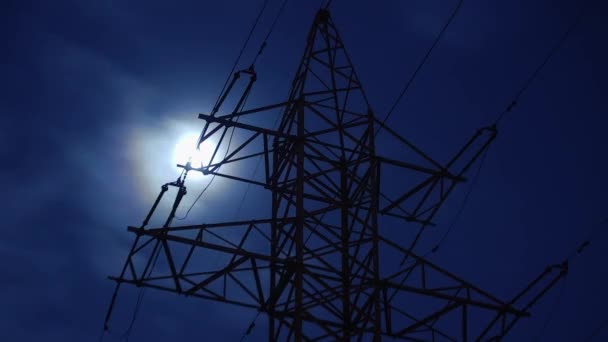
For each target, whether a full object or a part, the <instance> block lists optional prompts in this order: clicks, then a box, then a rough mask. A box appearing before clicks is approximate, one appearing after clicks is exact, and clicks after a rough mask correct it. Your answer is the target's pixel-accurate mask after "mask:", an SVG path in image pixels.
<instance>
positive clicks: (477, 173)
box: [431, 148, 490, 253]
mask: <svg viewBox="0 0 608 342" xmlns="http://www.w3.org/2000/svg"><path fill="white" fill-rule="evenodd" d="M489 150H490V149H489V148H487V149H486V150H485V152H484V153H483V155H482V156H481V159H480V160H479V166H478V167H477V171H475V175H474V176H473V179H472V180H471V183H470V185H469V189H468V190H467V193H466V194H465V196H464V198H463V200H462V202H461V203H460V207H459V208H458V211H457V212H456V215H455V216H454V218H453V219H452V222H451V223H450V225H449V227H448V229H447V230H446V232H445V233H444V234H443V236H442V237H441V239H439V242H438V243H437V244H436V245H435V247H433V248H432V249H431V252H433V253H436V252H437V250H439V247H440V245H442V244H443V241H445V239H446V238H447V237H448V235H449V234H450V232H451V231H452V230H453V229H454V227H455V226H456V223H457V222H458V220H459V219H460V216H461V215H462V213H463V212H464V208H465V207H466V205H467V203H468V201H469V198H470V197H471V193H472V192H473V188H474V187H475V184H477V180H478V179H479V175H480V174H481V169H482V168H483V165H484V163H485V160H486V157H487V156H488V151H489Z"/></svg>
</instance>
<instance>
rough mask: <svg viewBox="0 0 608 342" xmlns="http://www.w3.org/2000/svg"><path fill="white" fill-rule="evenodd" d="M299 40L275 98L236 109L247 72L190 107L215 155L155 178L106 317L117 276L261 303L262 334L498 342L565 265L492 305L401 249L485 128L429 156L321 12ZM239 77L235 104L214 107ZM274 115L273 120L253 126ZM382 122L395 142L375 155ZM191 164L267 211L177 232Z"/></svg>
mask: <svg viewBox="0 0 608 342" xmlns="http://www.w3.org/2000/svg"><path fill="white" fill-rule="evenodd" d="M306 43H307V44H306V48H305V50H304V54H303V56H302V59H301V62H300V64H299V67H298V69H297V72H296V74H295V77H294V79H293V82H292V84H291V88H290V91H289V96H288V99H287V100H286V101H285V102H281V103H276V104H270V105H267V106H263V107H260V108H254V109H244V104H245V101H246V100H247V98H248V96H249V95H250V91H251V89H252V86H253V84H254V82H255V80H256V74H255V71H254V69H253V67H252V68H249V69H246V70H241V71H239V72H237V73H235V75H234V77H233V78H232V82H231V83H230V84H229V86H228V87H227V88H226V90H225V92H224V93H223V95H222V97H221V98H220V101H219V102H218V103H217V105H216V106H215V108H214V109H213V111H212V112H211V113H209V114H199V118H200V119H202V120H203V121H204V122H205V126H204V129H203V132H202V134H201V137H200V140H199V144H200V143H202V142H203V141H205V140H207V139H213V140H215V141H217V146H216V147H215V151H214V153H213V157H212V158H211V160H209V161H208V162H206V163H205V164H204V165H200V166H199V165H191V164H190V163H187V164H186V165H179V166H180V167H181V168H183V173H182V175H181V176H180V177H179V178H178V179H177V180H176V181H174V182H171V183H167V184H165V185H163V186H162V188H161V192H160V194H159V196H158V197H157V200H156V201H155V203H154V205H153V206H152V209H151V210H150V212H149V214H148V215H147V217H146V219H145V220H144V222H143V224H142V225H141V226H139V227H129V228H128V230H129V231H130V232H132V233H134V234H135V241H134V243H133V246H132V248H131V251H130V252H129V254H128V256H127V260H126V262H125V265H124V267H123V269H122V271H121V273H120V275H119V276H118V277H111V279H113V280H115V281H116V282H117V285H116V291H115V293H114V297H113V299H112V304H111V306H110V309H109V310H108V315H107V317H106V322H107V321H108V320H109V318H110V314H111V311H112V308H113V305H114V301H115V299H116V294H117V292H118V289H119V287H120V285H121V284H133V285H136V286H140V287H149V288H155V289H160V290H166V291H171V292H175V293H177V294H181V295H185V296H190V297H198V298H203V299H206V300H212V301H219V302H224V303H227V304H232V305H238V306H241V307H246V308H251V309H255V310H258V311H259V312H260V313H261V314H264V315H267V316H268V318H269V319H268V322H269V323H268V340H270V341H278V340H294V341H302V340H307V341H308V340H311V341H312V340H315V341H316V340H350V339H353V340H374V341H378V340H380V339H382V338H383V337H386V338H392V339H403V340H409V341H442V340H446V341H468V340H484V341H485V340H500V339H501V338H502V337H504V336H505V334H506V333H507V332H509V331H510V330H511V328H512V327H513V326H514V324H515V323H516V322H518V320H519V319H520V318H522V317H525V316H527V315H529V310H530V308H531V307H532V306H533V305H534V304H535V303H536V302H537V301H538V300H539V299H540V297H542V296H543V295H544V294H545V293H546V292H547V291H548V290H549V289H550V288H552V287H553V286H554V285H555V284H556V283H557V282H558V281H559V280H560V279H562V278H563V277H564V276H565V274H566V272H567V264H565V263H563V264H558V265H553V266H550V267H548V268H547V269H546V270H545V271H544V272H542V273H541V274H540V275H539V276H538V277H537V278H536V279H534V280H533V281H532V282H531V283H529V284H528V285H527V286H525V287H524V288H523V290H522V291H521V292H520V293H518V294H516V295H515V296H514V297H513V298H512V299H509V300H501V299H498V298H496V297H495V296H493V295H491V294H489V293H488V292H486V291H484V290H482V289H480V288H478V287H476V286H474V285H473V284H471V283H469V282H467V281H465V280H463V279H461V278H460V277H458V276H456V275H454V274H452V273H450V272H448V271H446V270H444V269H443V268H441V267H439V266H438V265H435V264H434V263H432V262H430V261H429V260H427V259H426V258H425V256H424V255H419V254H417V253H415V252H414V249H415V247H416V246H417V245H418V242H419V241H420V237H421V236H422V234H423V233H424V232H425V230H426V229H427V228H428V227H431V226H433V224H434V223H433V219H434V218H435V216H436V214H437V212H438V210H439V209H440V208H441V207H442V205H443V203H444V202H445V200H446V198H447V197H448V196H449V195H450V194H451V193H452V192H453V190H454V188H455V187H456V186H458V185H459V184H462V183H464V182H465V181H466V175H467V174H468V171H469V170H470V168H471V166H472V165H473V164H474V163H475V162H478V161H479V159H480V156H481V155H482V154H483V153H485V151H486V150H487V149H488V147H489V146H490V144H491V143H492V141H493V140H494V138H495V136H496V129H495V127H492V126H490V127H484V128H481V129H479V130H477V131H476V132H475V133H474V134H473V136H472V137H471V138H470V139H469V140H468V141H466V142H465V144H464V145H463V146H462V147H461V148H460V149H458V150H457V151H456V153H455V154H454V156H453V157H452V158H451V159H450V160H449V161H448V162H447V163H439V162H438V161H436V160H434V159H433V158H431V157H430V156H428V155H427V154H425V153H424V152H423V151H422V149H420V148H418V147H416V146H415V145H414V144H413V143H411V142H410V141H408V140H407V139H405V138H404V137H402V136H401V135H399V134H398V133H397V132H395V131H394V130H393V129H391V128H390V127H387V126H386V125H384V124H383V123H382V121H381V120H378V119H377V118H376V117H375V115H374V112H373V110H372V109H371V107H370V105H369V103H368V101H367V98H366V96H365V93H364V91H363V88H362V85H361V82H360V80H359V78H358V77H357V74H356V72H355V69H354V67H353V65H352V63H351V60H350V58H349V56H348V54H347V52H346V50H345V47H344V44H343V42H342V40H341V38H340V35H339V33H338V31H337V29H336V26H335V25H334V23H333V21H332V19H331V16H330V14H329V12H328V10H327V9H321V10H319V12H318V13H317V14H316V16H315V19H314V22H313V24H312V26H311V28H310V31H309V33H308V37H307V42H306ZM239 85H241V86H242V88H243V89H244V90H243V91H242V93H241V94H240V95H239V96H237V98H236V100H235V101H233V102H234V108H233V109H232V110H228V111H226V113H227V114H219V113H220V111H222V110H224V109H225V107H227V106H228V102H229V101H227V99H229V98H230V97H231V96H232V94H233V92H235V91H237V90H236V89H237V88H239ZM276 111H280V112H281V113H282V114H281V116H280V120H279V121H278V126H275V127H266V126H263V125H260V124H257V123H256V117H257V116H261V115H264V114H265V113H269V112H276ZM258 121H259V120H258ZM380 130H383V131H384V132H383V134H386V136H387V138H388V139H392V141H393V142H394V143H395V144H397V145H398V146H399V148H398V149H396V150H393V151H389V152H391V153H389V154H382V153H378V151H377V150H376V137H377V135H378V132H379V131H380ZM233 135H234V136H235V137H238V138H235V139H234V140H233V139H232V137H233ZM390 154H393V155H395V156H391V155H390ZM255 160H259V161H260V163H262V164H261V165H263V166H262V169H263V174H262V175H259V176H256V175H253V176H248V175H247V173H248V172H246V171H249V170H248V169H247V168H246V167H239V165H241V164H243V165H251V162H252V161H255ZM191 172H202V173H203V174H206V175H213V176H214V177H223V178H226V179H228V180H230V181H234V182H244V183H247V184H249V185H250V186H260V187H262V188H264V189H266V191H267V193H268V196H267V198H265V199H259V200H260V201H261V200H266V201H267V202H268V203H267V204H268V212H267V213H265V214H264V216H263V217H262V218H260V219H251V220H243V221H229V222H218V223H202V224H195V225H187V226H174V225H173V223H174V220H175V214H176V211H177V209H178V208H179V206H180V203H181V201H182V198H183V197H184V196H185V195H186V185H185V179H186V176H187V175H188V173H191ZM384 172H392V173H395V172H397V173H398V174H399V182H391V183H385V182H383V181H382V174H383V173H384ZM170 188H175V189H176V190H177V194H176V197H175V199H174V200H173V204H172V206H171V209H170V213H169V214H168V216H167V218H166V220H165V224H164V225H163V226H162V227H158V228H149V227H147V226H148V224H149V222H150V218H151V217H152V215H154V214H155V212H156V210H157V209H158V206H159V203H161V201H162V200H163V197H164V195H165V194H166V193H167V191H169V189H170ZM383 217H385V218H390V220H387V222H390V223H387V224H384V223H383V221H382V220H381V218H383ZM396 230H402V231H403V230H410V231H413V232H414V233H413V235H412V236H414V237H413V239H411V241H407V243H406V244H404V245H402V244H401V242H402V241H395V239H394V238H390V236H391V235H393V236H394V235H395V234H394V231H396ZM209 260H213V261H214V262H209ZM153 271H154V272H153Z"/></svg>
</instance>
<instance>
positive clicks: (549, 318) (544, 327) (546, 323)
mask: <svg viewBox="0 0 608 342" xmlns="http://www.w3.org/2000/svg"><path fill="white" fill-rule="evenodd" d="M567 280H568V277H567V276H566V277H564V281H563V282H562V284H561V287H560V290H559V293H558V295H557V297H556V298H555V302H553V307H552V308H551V311H549V315H547V318H546V319H545V321H544V323H543V325H542V327H541V329H540V333H539V334H538V337H537V338H536V341H543V339H542V338H543V336H544V334H545V331H546V330H547V327H548V326H549V324H550V323H551V321H553V318H554V317H555V314H556V313H557V311H558V310H559V308H560V305H561V302H562V298H563V296H564V293H565V292H566V284H567V283H566V281H567Z"/></svg>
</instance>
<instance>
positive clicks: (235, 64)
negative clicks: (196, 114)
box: [213, 0, 269, 114]
mask: <svg viewBox="0 0 608 342" xmlns="http://www.w3.org/2000/svg"><path fill="white" fill-rule="evenodd" d="M268 2H269V0H264V3H263V5H262V8H260V11H259V12H258V15H257V16H256V18H255V21H254V22H253V25H252V26H251V29H250V30H249V34H248V35H247V39H245V42H243V46H242V47H241V50H240V51H239V54H238V55H237V57H236V59H235V60H234V63H233V64H232V68H231V69H230V72H229V73H228V77H226V81H224V85H223V86H222V90H221V91H220V93H219V95H218V97H217V100H216V101H215V105H214V106H213V113H214V114H215V112H216V111H217V109H218V108H217V106H218V104H219V102H220V99H221V98H222V95H223V94H224V90H226V87H227V86H228V82H230V77H231V76H232V74H233V73H234V70H236V67H237V66H238V64H239V61H240V60H241V57H242V56H243V53H244V52H245V49H246V48H247V45H248V44H249V41H250V40H251V37H252V36H253V32H254V31H255V28H256V27H257V26H258V23H259V22H260V18H261V17H262V14H264V11H265V10H266V6H267V5H268Z"/></svg>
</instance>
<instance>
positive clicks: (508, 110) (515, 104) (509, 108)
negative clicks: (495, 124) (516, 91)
mask: <svg viewBox="0 0 608 342" xmlns="http://www.w3.org/2000/svg"><path fill="white" fill-rule="evenodd" d="M515 106H517V101H515V100H513V102H511V103H510V104H509V105H508V106H507V110H506V111H507V112H510V111H512V110H513V108H514V107H515Z"/></svg>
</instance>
